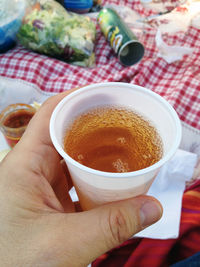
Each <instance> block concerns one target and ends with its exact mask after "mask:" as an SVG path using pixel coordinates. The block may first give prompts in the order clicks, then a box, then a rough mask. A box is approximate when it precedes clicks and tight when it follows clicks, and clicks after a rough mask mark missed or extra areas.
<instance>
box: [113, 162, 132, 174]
mask: <svg viewBox="0 0 200 267" xmlns="http://www.w3.org/2000/svg"><path fill="white" fill-rule="evenodd" d="M113 167H114V168H115V169H116V171H117V172H129V171H130V168H129V167H128V163H127V162H123V161H122V160H121V159H117V160H116V161H114V162H113Z"/></svg>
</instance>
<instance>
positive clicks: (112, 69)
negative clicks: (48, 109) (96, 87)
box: [0, 0, 200, 130]
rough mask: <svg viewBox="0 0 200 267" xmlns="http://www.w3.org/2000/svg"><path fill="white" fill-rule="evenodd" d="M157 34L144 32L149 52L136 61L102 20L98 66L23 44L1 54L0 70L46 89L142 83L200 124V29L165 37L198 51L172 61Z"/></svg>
mask: <svg viewBox="0 0 200 267" xmlns="http://www.w3.org/2000/svg"><path fill="white" fill-rule="evenodd" d="M104 2H106V3H108V2H109V3H114V4H117V3H120V4H123V5H126V6H128V7H130V8H132V9H134V10H135V11H137V12H138V13H139V14H140V15H141V16H143V17H145V16H149V15H152V14H155V12H154V11H152V10H149V9H147V8H144V6H143V5H142V4H141V2H140V1H139V0H137V1H132V0H123V1H117V0H111V1H104ZM171 3H172V4H171V7H176V6H177V3H178V2H177V1H172V2H171ZM155 34H156V29H155V28H152V29H149V30H148V31H143V32H142V34H139V36H138V39H139V41H141V42H142V43H143V44H144V47H145V55H144V57H143V59H142V60H141V61H140V62H139V63H137V64H135V65H133V66H130V67H124V66H122V65H121V64H120V63H119V61H118V59H117V56H116V55H115V54H114V52H113V50H112V48H111V47H110V45H109V44H108V43H107V41H106V40H105V38H104V36H103V35H102V33H101V31H100V29H99V28H98V26H97V37H96V48H95V55H96V66H95V67H93V68H82V67H78V66H73V65H70V64H67V63H65V62H62V61H59V60H57V59H53V58H49V57H47V56H44V55H39V54H36V53H34V52H30V51H28V50H26V49H24V48H22V47H21V46H17V47H15V48H14V49H12V50H10V51H8V52H7V53H5V54H1V55H0V75H2V76H5V77H10V78H17V79H22V80H26V81H28V82H31V83H34V84H36V85H37V86H39V87H40V88H41V89H42V90H44V91H47V92H56V93H59V92H62V91H64V90H68V89H70V88H73V87H79V86H84V85H87V84H91V83H98V82H111V81H115V82H127V83H133V84H137V85H140V86H144V87H146V88H148V89H149V90H152V91H154V92H156V93H158V94H160V95H161V96H163V97H164V98H165V99H166V100H168V101H169V102H170V104H172V106H173V107H174V108H175V110H176V111H177V113H178V115H179V117H180V119H181V120H182V121H184V122H185V123H187V124H189V125H190V126H193V127H195V128H196V129H199V130H200V119H199V118H200V82H199V80H200V71H199V70H200V29H197V28H194V27H190V28H189V29H188V31H187V32H186V33H180V34H176V35H169V36H167V38H165V41H167V44H169V45H179V46H187V47H192V48H193V53H192V55H190V56H185V57H184V58H183V59H182V60H180V61H177V62H174V63H171V64H168V63H167V62H166V61H165V60H164V59H162V58H160V57H158V50H157V48H156V44H155ZM16 90H17V88H16ZM122 93H123V92H122Z"/></svg>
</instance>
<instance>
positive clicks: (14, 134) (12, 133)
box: [0, 103, 36, 147]
mask: <svg viewBox="0 0 200 267" xmlns="http://www.w3.org/2000/svg"><path fill="white" fill-rule="evenodd" d="M35 112H36V109H35V108H34V107H32V106H30V105H27V104H22V103H17V104H11V105H9V106H7V107H6V108H5V109H4V110H3V111H2V112H1V114H0V129H1V131H2V133H3V134H4V137H5V139H6V141H7V143H8V145H9V146H10V147H14V146H15V145H16V144H17V142H18V141H19V140H20V138H21V137H22V135H23V133H24V131H25V130H26V127H27V125H28V123H29V121H30V120H31V118H32V117H33V115H34V114H35Z"/></svg>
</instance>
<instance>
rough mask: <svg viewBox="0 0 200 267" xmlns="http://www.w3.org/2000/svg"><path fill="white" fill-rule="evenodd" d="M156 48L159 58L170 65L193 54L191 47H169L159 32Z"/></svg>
mask: <svg viewBox="0 0 200 267" xmlns="http://www.w3.org/2000/svg"><path fill="white" fill-rule="evenodd" d="M155 39H156V46H157V48H158V57H161V58H163V59H164V60H165V61H166V62H167V63H168V64H170V63H173V62H176V61H178V60H181V59H183V56H185V55H190V54H192V52H193V49H192V48H191V47H184V46H178V45H167V44H166V43H165V42H164V41H163V39H162V35H161V31H160V30H158V31H157V34H156V38H155Z"/></svg>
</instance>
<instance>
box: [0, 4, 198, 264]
mask: <svg viewBox="0 0 200 267" xmlns="http://www.w3.org/2000/svg"><path fill="white" fill-rule="evenodd" d="M108 3H109V4H115V5H121V6H124V7H127V8H130V9H131V10H134V12H136V14H137V15H138V18H139V19H141V20H142V19H145V18H146V17H148V22H147V23H146V22H145V23H146V24H145V23H144V24H143V26H144V27H142V28H139V27H138V28H137V29H135V32H134V33H135V34H136V35H137V37H138V39H139V41H140V42H142V43H143V44H144V47H145V55H144V57H143V59H142V60H141V61H140V62H139V63H137V64H135V65H133V66H130V67H124V66H122V65H121V64H120V63H119V61H118V59H117V57H116V55H115V54H114V52H113V50H112V48H111V47H110V45H109V44H108V43H107V41H106V40H105V38H104V36H103V34H102V33H101V31H100V29H99V27H98V25H97V37H96V47H95V55H96V66H95V67H93V68H81V67H78V66H73V65H70V64H67V63H64V62H62V61H59V60H57V59H52V58H49V57H47V56H44V55H39V54H37V53H34V52H30V51H28V50H26V49H24V48H23V47H22V46H19V45H18V46H16V47H15V48H13V49H12V50H9V51H8V52H7V53H5V54H1V55H0V75H1V76H4V77H9V78H14V79H22V80H25V81H28V82H31V83H33V84H35V85H37V86H38V87H39V88H40V89H41V90H43V91H45V92H55V93H59V92H63V91H64V90H68V89H71V88H74V87H79V86H84V85H87V84H91V83H98V82H111V81H115V82H127V83H133V84H138V85H140V86H144V87H146V88H147V89H149V90H152V91H154V92H156V93H158V94H160V95H161V96H163V97H164V98H165V99H166V100H167V101H169V103H170V104H171V105H172V106H173V107H174V108H175V110H176V111H177V113H178V115H179V117H180V119H181V120H182V121H183V122H184V123H186V124H187V125H189V126H192V127H194V129H196V130H198V131H199V130H200V82H199V80H200V72H199V69H200V27H199V24H198V16H196V17H195V18H194V19H196V20H193V22H195V23H191V21H189V22H188V24H187V25H186V24H185V28H184V30H183V29H181V26H183V25H180V29H181V30H176V31H175V32H174V31H168V32H167V31H166V32H164V31H163V29H165V28H166V29H167V27H168V26H169V21H167V19H166V17H163V19H160V20H159V19H156V15H158V14H159V13H167V14H170V12H173V11H174V10H175V11H176V13H177V12H180V14H181V15H184V16H185V18H186V17H187V14H188V13H187V12H188V10H187V6H184V1H175V0H172V1H166V0H165V1H163V2H159V1H156V2H155V3H156V4H157V5H153V2H152V3H150V4H149V5H148V4H147V3H145V1H144V2H142V1H141V2H140V1H139V0H136V1H132V0H121V1H117V0H109V1H106V0H104V1H103V4H108ZM196 15H198V14H196ZM161 18H162V17H161ZM182 23H184V21H183V22H182ZM133 25H134V24H133ZM137 25H138V24H137ZM146 26H147V27H146ZM160 26H162V27H160ZM163 26H166V27H164V28H163ZM159 27H160V29H161V30H162V31H161V33H162V38H163V40H164V42H165V44H167V45H168V46H175V47H186V48H190V49H192V50H191V51H192V52H191V53H189V54H186V55H184V56H183V57H181V58H180V59H179V60H175V61H172V62H171V63H169V62H167V61H166V59H165V58H164V57H162V51H161V50H160V49H159V47H158V44H157V43H156V36H157V33H158V28H159ZM132 29H133V31H134V27H133V28H132ZM176 53H177V54H178V51H177V50H176ZM176 53H175V54H176ZM16 93H17V88H16ZM122 94H123V92H122ZM199 173H200V172H199ZM197 178H200V174H199V175H197ZM199 240H200V181H199V180H197V182H196V183H195V184H192V186H191V187H188V188H187V191H186V192H185V194H184V196H183V205H182V217H181V226H180V236H179V238H178V239H168V240H156V239H147V238H143V239H141V238H135V239H131V240H129V241H126V242H125V243H124V244H122V245H121V246H120V247H118V248H116V249H114V250H112V251H110V252H108V253H106V254H105V255H102V256H101V257H100V258H99V259H97V260H96V261H95V262H94V263H93V266H94V267H101V266H102V267H106V266H109V267H112V266H113V267H121V266H125V267H129V266H137V267H140V266H141V267H143V266H144V267H146V266H148V267H151V266H152V267H158V266H162V267H165V266H169V265H170V264H172V263H174V262H177V261H179V260H181V259H184V258H187V257H189V256H191V255H193V254H194V253H196V252H198V251H200V242H199Z"/></svg>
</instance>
